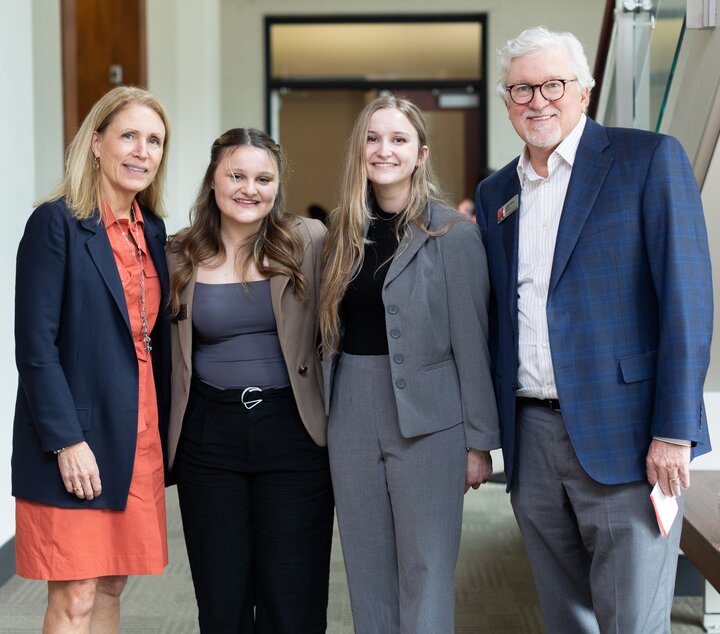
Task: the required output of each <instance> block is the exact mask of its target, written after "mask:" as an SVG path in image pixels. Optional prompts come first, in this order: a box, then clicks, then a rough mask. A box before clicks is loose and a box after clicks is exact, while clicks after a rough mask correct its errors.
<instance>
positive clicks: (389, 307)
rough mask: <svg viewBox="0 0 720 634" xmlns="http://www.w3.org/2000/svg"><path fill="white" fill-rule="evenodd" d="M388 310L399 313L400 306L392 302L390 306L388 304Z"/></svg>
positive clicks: (392, 313)
mask: <svg viewBox="0 0 720 634" xmlns="http://www.w3.org/2000/svg"><path fill="white" fill-rule="evenodd" d="M388 312H389V313H390V314H391V315H397V312H398V307H397V306H395V304H390V306H388Z"/></svg>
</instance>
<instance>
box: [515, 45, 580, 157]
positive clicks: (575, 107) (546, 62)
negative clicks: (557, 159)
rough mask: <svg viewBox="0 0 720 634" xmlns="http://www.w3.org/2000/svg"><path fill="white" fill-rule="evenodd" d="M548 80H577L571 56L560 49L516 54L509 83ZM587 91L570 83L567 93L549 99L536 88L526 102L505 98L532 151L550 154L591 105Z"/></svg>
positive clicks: (531, 82)
mask: <svg viewBox="0 0 720 634" xmlns="http://www.w3.org/2000/svg"><path fill="white" fill-rule="evenodd" d="M548 79H575V73H574V71H573V68H572V64H571V63H570V58H569V55H568V54H567V53H566V52H565V51H563V50H561V49H549V50H546V51H540V52H537V53H532V54H530V55H524V56H522V57H516V58H514V59H513V60H512V62H511V64H510V71H509V73H508V79H507V85H508V86H512V85H514V84H528V85H530V86H534V85H536V84H542V83H543V82H545V81H547V80H548ZM588 99H589V97H588V91H587V90H585V91H580V89H579V87H578V83H577V82H571V83H568V84H567V85H566V87H565V94H564V95H563V96H562V98H560V99H558V100H557V101H548V100H547V99H545V98H544V97H543V96H542V95H541V94H540V89H539V88H536V89H535V94H534V95H533V98H532V101H531V102H530V103H527V104H524V105H521V106H520V105H518V104H516V103H514V102H513V101H512V100H511V99H510V98H509V96H508V97H507V99H506V101H505V106H506V107H507V109H508V115H509V118H510V121H511V122H512V124H513V127H514V128H515V131H516V132H517V133H518V135H520V137H521V138H522V139H523V140H524V141H525V143H526V144H527V145H528V150H529V151H530V153H531V154H533V153H538V154H542V155H545V156H549V155H550V154H551V153H552V151H553V150H554V149H555V148H556V147H557V146H558V145H560V143H561V142H562V140H563V139H564V138H565V137H566V136H567V135H568V134H570V132H572V130H573V128H574V127H575V126H576V125H577V123H578V121H579V120H580V117H581V115H582V113H583V112H585V110H587V106H588Z"/></svg>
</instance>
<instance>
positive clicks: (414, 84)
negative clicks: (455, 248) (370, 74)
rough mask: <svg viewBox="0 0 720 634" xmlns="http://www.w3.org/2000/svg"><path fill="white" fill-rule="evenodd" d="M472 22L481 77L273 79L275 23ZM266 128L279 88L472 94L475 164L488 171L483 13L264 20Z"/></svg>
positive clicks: (270, 128)
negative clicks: (476, 117)
mask: <svg viewBox="0 0 720 634" xmlns="http://www.w3.org/2000/svg"><path fill="white" fill-rule="evenodd" d="M418 22H420V23H423V22H424V23H447V22H473V23H477V24H479V25H480V32H481V42H480V78H479V79H477V80H471V81H467V80H465V81H460V80H415V79H413V80H401V79H396V80H387V79H367V80H362V79H357V78H351V79H342V78H340V79H274V78H273V77H272V27H273V26H274V25H276V24H388V23H389V24H403V23H405V24H408V23H415V24H416V23H418ZM264 45H265V51H264V62H265V91H264V92H265V129H266V130H267V131H268V133H269V134H270V135H273V134H275V133H276V132H277V130H275V129H274V109H273V103H272V101H273V99H274V98H276V97H274V95H277V94H278V93H279V91H281V90H282V89H290V90H377V91H390V92H392V93H398V92H399V93H402V92H403V91H406V90H430V91H432V90H438V91H440V92H443V91H453V92H466V91H468V89H470V91H471V92H473V93H475V94H477V95H478V110H479V128H480V129H479V130H478V133H479V134H478V139H477V147H478V164H479V166H480V170H481V172H485V171H487V169H488V135H487V131H488V117H489V112H488V107H487V104H488V100H487V86H488V81H487V76H488V75H487V59H488V56H487V46H488V29H487V14H485V13H454V14H453V13H450V14H442V15H440V14H430V13H427V14H425V13H422V14H390V15H385V14H368V15H292V16H266V17H265V42H264Z"/></svg>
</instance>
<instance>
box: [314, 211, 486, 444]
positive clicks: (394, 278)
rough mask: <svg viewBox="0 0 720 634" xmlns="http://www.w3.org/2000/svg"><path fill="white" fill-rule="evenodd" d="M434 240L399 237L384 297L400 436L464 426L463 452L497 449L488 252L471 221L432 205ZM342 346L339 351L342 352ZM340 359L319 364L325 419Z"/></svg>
mask: <svg viewBox="0 0 720 634" xmlns="http://www.w3.org/2000/svg"><path fill="white" fill-rule="evenodd" d="M425 217H426V219H427V220H428V221H429V223H428V226H429V229H430V230H431V231H437V230H438V229H441V228H442V227H444V226H445V225H447V224H448V222H451V223H454V224H452V226H451V228H450V229H449V231H448V232H447V233H445V234H444V235H441V236H438V237H435V238H434V237H432V236H429V235H428V234H426V233H425V232H423V231H421V230H420V229H418V228H417V227H411V229H410V230H409V231H408V232H407V233H406V235H405V236H404V237H403V239H402V241H401V242H400V245H399V246H398V249H397V251H396V253H395V257H394V258H393V261H392V263H391V264H390V268H389V269H388V272H387V276H386V278H385V284H384V286H383V292H382V298H383V304H384V305H385V311H386V312H385V322H386V327H387V338H388V348H389V361H390V369H391V372H392V380H393V391H394V393H395V400H396V403H397V410H398V418H399V422H400V432H401V433H402V435H403V436H404V437H405V438H412V437H414V436H420V435H422V434H428V433H432V432H436V431H440V430H442V429H447V428H449V427H452V426H454V425H457V424H459V423H462V424H463V426H464V429H465V442H466V446H467V447H470V448H472V449H483V450H489V449H496V448H498V447H499V446H500V430H499V426H498V416H497V408H496V404H495V395H494V391H493V386H492V381H491V374H490V354H489V352H488V344H487V341H488V297H489V292H490V286H489V283H488V270H487V261H486V258H485V249H484V247H483V244H482V241H481V239H480V232H479V230H478V228H477V225H475V224H474V223H473V222H471V221H469V220H467V219H465V218H462V217H459V214H458V213H457V212H456V211H455V210H453V209H450V208H449V207H446V206H445V205H443V204H441V203H439V202H437V201H434V200H431V201H430V202H429V203H428V206H427V209H426V211H425ZM340 347H341V346H340ZM336 362H337V355H332V356H331V357H330V358H326V359H324V360H323V381H324V386H325V390H324V391H325V412H326V413H327V414H329V413H330V399H331V395H332V383H333V378H334V374H335V365H336Z"/></svg>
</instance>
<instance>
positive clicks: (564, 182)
mask: <svg viewBox="0 0 720 634" xmlns="http://www.w3.org/2000/svg"><path fill="white" fill-rule="evenodd" d="M586 121H587V118H586V116H585V115H584V114H583V115H582V116H581V117H580V121H578V123H577V125H576V126H575V127H574V128H573V129H572V131H571V132H570V134H568V135H567V136H566V137H565V138H564V139H563V141H562V143H560V145H558V147H557V148H555V150H554V151H553V153H552V154H551V155H550V158H549V159H548V176H547V178H543V177H541V176H539V175H538V174H537V173H536V172H535V170H534V169H533V167H532V165H531V164H530V158H529V156H528V152H527V148H526V149H525V150H524V151H523V153H522V155H521V156H520V161H519V163H518V166H517V172H518V178H519V179H520V188H521V194H520V209H519V213H520V229H519V232H520V240H519V244H518V356H519V367H518V390H517V396H528V397H532V398H542V399H546V398H557V388H556V387H555V374H554V372H553V365H552V356H551V350H550V337H549V334H548V324H547V312H546V306H547V297H548V289H549V286H550V273H551V271H552V264H553V257H554V255H555V241H556V239H557V232H558V227H559V226H560V216H561V214H562V208H563V205H564V204H565V194H566V192H567V188H568V183H569V182H570V174H571V173H572V167H573V163H574V161H575V154H576V153H577V149H578V145H579V144H580V137H581V136H582V133H583V130H584V129H585V122H586Z"/></svg>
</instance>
